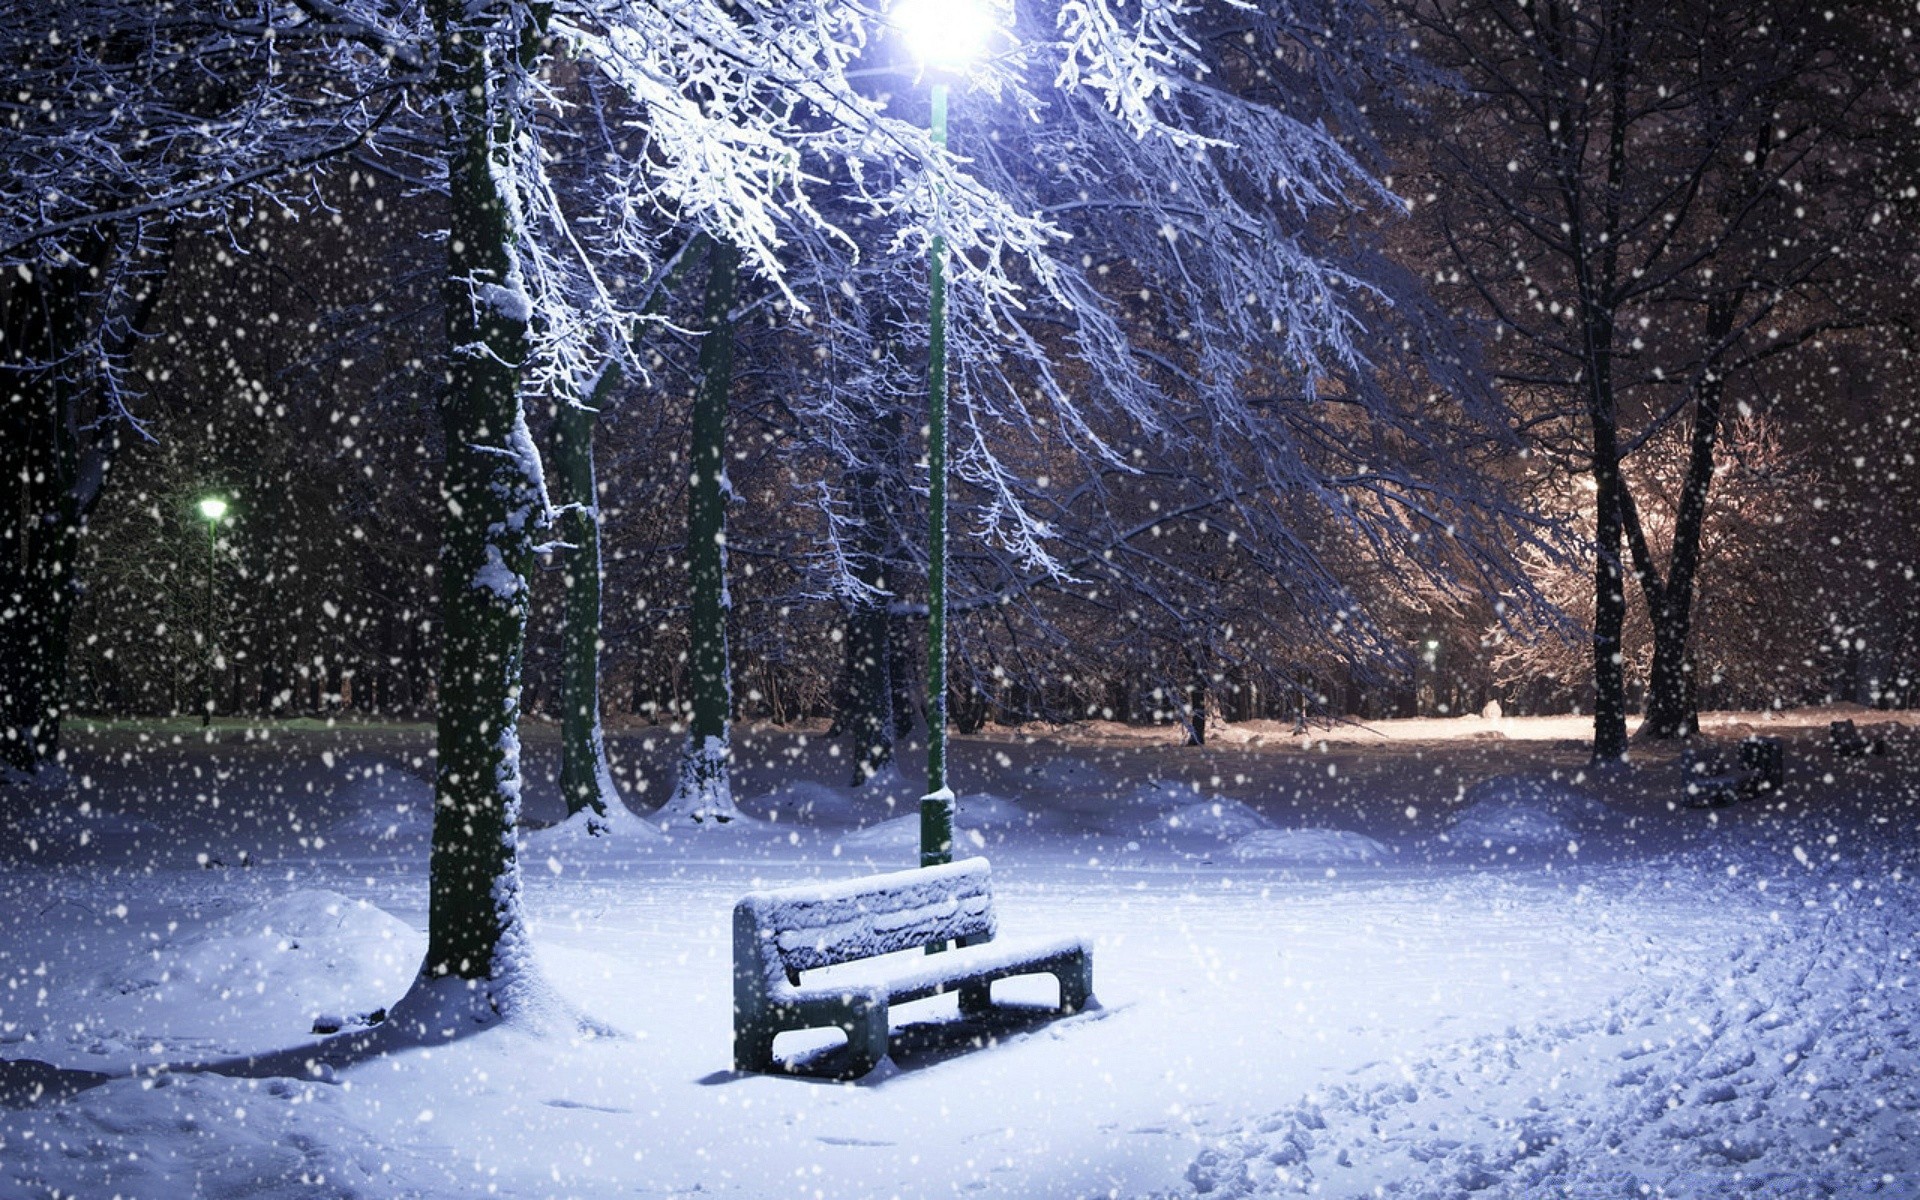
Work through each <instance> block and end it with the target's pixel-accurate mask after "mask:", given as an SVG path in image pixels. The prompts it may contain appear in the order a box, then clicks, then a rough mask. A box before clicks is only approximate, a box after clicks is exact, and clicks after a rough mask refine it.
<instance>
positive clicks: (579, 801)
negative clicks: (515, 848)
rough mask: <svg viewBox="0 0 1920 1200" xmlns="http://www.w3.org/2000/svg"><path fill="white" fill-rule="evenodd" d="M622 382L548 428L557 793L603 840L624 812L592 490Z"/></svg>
mask: <svg viewBox="0 0 1920 1200" xmlns="http://www.w3.org/2000/svg"><path fill="white" fill-rule="evenodd" d="M619 377H620V367H619V364H618V363H617V362H613V363H609V364H608V366H607V369H606V371H605V372H603V373H602V375H601V377H600V379H599V380H598V381H597V382H596V383H595V385H594V388H593V391H592V393H591V394H590V395H589V396H588V397H587V398H586V400H585V401H584V402H583V403H578V404H568V403H563V404H561V405H560V410H559V412H558V413H557V414H556V415H555V419H554V426H553V445H554V467H555V470H554V476H555V482H556V483H557V484H558V485H559V489H558V490H559V491H560V493H561V494H559V495H557V496H555V497H554V498H553V500H554V503H555V504H556V505H557V506H560V507H561V509H562V513H563V515H562V516H561V518H560V531H559V532H560V540H561V541H563V542H565V543H566V544H567V545H568V546H569V547H571V549H568V550H564V551H562V552H561V555H562V558H561V572H562V581H561V587H562V589H563V592H564V595H563V598H562V601H561V604H562V611H563V617H562V629H561V651H560V654H561V666H560V679H561V684H560V690H561V700H560V704H561V715H560V792H561V795H563V796H564V797H565V798H566V802H567V815H568V816H569V817H571V816H574V815H576V814H579V813H583V812H584V813H589V814H591V815H590V817H589V818H588V826H587V827H588V829H589V831H590V832H593V833H602V832H605V831H606V829H607V824H606V821H607V817H608V814H609V813H611V812H614V811H616V810H618V809H620V808H622V807H623V805H622V804H621V802H620V794H619V792H618V790H617V789H616V788H615V787H614V783H613V772H612V770H611V769H610V768H609V767H608V765H607V746H606V735H605V732H604V730H603V729H602V726H601V722H600V585H601V580H600V574H601V562H600V496H599V491H598V488H597V487H596V485H595V482H594V471H593V426H594V421H595V419H596V417H597V416H598V414H599V409H600V406H601V405H602V404H604V403H605V401H606V398H607V396H608V395H609V394H610V393H611V392H612V390H613V387H614V386H615V384H616V382H617V381H618V379H619Z"/></svg>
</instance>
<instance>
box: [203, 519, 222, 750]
mask: <svg viewBox="0 0 1920 1200" xmlns="http://www.w3.org/2000/svg"><path fill="white" fill-rule="evenodd" d="M219 528H220V522H219V521H218V520H216V519H214V518H212V517H209V518H207V644H206V646H205V656H206V664H207V670H206V680H207V699H206V707H204V708H202V709H201V710H200V727H201V728H202V729H206V728H209V727H211V726H212V725H213V600H214V578H213V577H214V559H215V556H216V550H215V547H216V546H217V545H218V544H219V540H220V534H219V532H218V530H219Z"/></svg>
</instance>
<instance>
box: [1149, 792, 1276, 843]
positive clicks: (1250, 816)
mask: <svg viewBox="0 0 1920 1200" xmlns="http://www.w3.org/2000/svg"><path fill="white" fill-rule="evenodd" d="M1262 831H1268V832H1271V831H1273V822H1272V821H1269V820H1267V819H1266V818H1265V817H1263V816H1261V815H1260V814H1259V813H1257V812H1255V811H1253V810H1252V809H1251V808H1248V807H1247V806H1246V805H1244V804H1242V803H1241V802H1240V801H1238V800H1231V799H1228V798H1227V797H1225V796H1214V797H1211V798H1210V799H1206V800H1201V801H1199V802H1197V803H1194V804H1186V805H1182V806H1181V807H1179V808H1176V809H1174V810H1173V811H1172V812H1169V813H1163V814H1161V816H1160V817H1158V818H1157V819H1156V820H1154V821H1152V822H1149V823H1148V826H1147V832H1149V833H1157V834H1174V835H1182V834H1184V835H1188V836H1198V837H1210V838H1218V839H1220V840H1221V841H1229V840H1233V839H1237V838H1245V837H1246V836H1248V835H1249V834H1253V833H1258V832H1262Z"/></svg>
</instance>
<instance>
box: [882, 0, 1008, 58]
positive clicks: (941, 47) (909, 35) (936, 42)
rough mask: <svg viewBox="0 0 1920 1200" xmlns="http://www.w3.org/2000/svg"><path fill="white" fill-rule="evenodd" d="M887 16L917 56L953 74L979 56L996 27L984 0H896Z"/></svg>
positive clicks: (991, 13)
mask: <svg viewBox="0 0 1920 1200" xmlns="http://www.w3.org/2000/svg"><path fill="white" fill-rule="evenodd" d="M888 19H889V21H890V22H891V23H892V25H893V27H894V28H895V29H898V30H899V31H900V36H901V37H902V38H904V39H906V43H907V48H908V49H910V50H912V51H913V54H914V57H915V58H918V59H919V60H920V61H921V63H923V64H924V65H926V66H927V67H929V68H931V69H933V70H935V71H941V72H947V73H952V74H958V73H959V72H962V71H964V70H966V69H967V65H968V64H969V63H971V62H973V61H974V60H975V59H977V58H979V57H980V54H981V52H982V51H984V50H985V49H986V46H987V38H988V37H990V36H991V35H992V34H993V31H994V26H995V22H994V18H993V12H992V10H991V9H990V8H989V7H988V6H987V5H986V4H984V3H982V0H896V3H895V4H894V6H893V9H892V11H891V12H890V13H889V14H888Z"/></svg>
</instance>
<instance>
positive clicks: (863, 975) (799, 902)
mask: <svg viewBox="0 0 1920 1200" xmlns="http://www.w3.org/2000/svg"><path fill="white" fill-rule="evenodd" d="M994 932H995V919H994V913H993V892H992V881H991V878H990V870H989V867H988V865H987V860H985V859H983V858H974V859H968V860H966V861H964V862H957V863H949V864H946V865H944V866H937V867H924V868H921V869H919V870H914V871H899V872H895V873H893V874H890V875H870V876H867V877H865V878H861V879H849V880H844V881H841V882H837V883H828V884H822V885H820V886H817V887H796V888H786V889H782V890H779V891H765V892H753V893H750V894H748V895H747V896H745V897H743V898H742V899H741V900H740V902H739V903H738V904H736V905H735V906H734V909H733V1064H734V1069H736V1070H740V1071H768V1070H772V1069H773V1068H774V1066H775V1061H774V1056H773V1039H774V1038H775V1037H776V1036H778V1035H779V1034H780V1033H782V1032H785V1031H787V1030H794V1029H816V1028H824V1027H827V1026H838V1027H839V1028H840V1029H843V1030H845V1031H846V1035H847V1048H848V1056H849V1059H850V1061H849V1062H848V1064H847V1066H846V1068H845V1071H844V1074H846V1075H848V1076H854V1075H864V1074H866V1073H867V1072H868V1071H870V1070H872V1069H873V1068H874V1067H875V1066H876V1065H877V1064H878V1063H879V1061H880V1060H881V1059H882V1058H884V1057H885V1056H886V1053H887V1011H888V1007H889V1006H890V1005H894V1004H904V1003H906V1002H907V1001H910V1000H919V999H923V998H925V997H928V996H937V995H940V994H941V993H944V992H954V991H957V992H958V993H959V1000H960V1011H961V1013H962V1014H965V1015H968V1016H978V1015H983V1014H985V1013H986V1012H987V1011H989V1010H990V1009H991V1008H992V1000H991V998H990V995H989V992H990V989H991V987H992V984H993V982H994V980H996V979H1006V978H1009V977H1011V976H1015V975H1036V974H1046V975H1052V976H1053V977H1054V978H1056V979H1058V980H1059V981H1060V1011H1061V1012H1078V1011H1079V1010H1080V1009H1082V1008H1084V1007H1086V1005H1087V1003H1088V1001H1090V1000H1091V999H1092V998H1093V953H1092V950H1091V949H1090V947H1088V945H1087V943H1086V942H1085V941H1084V940H1082V939H1080V938H1055V939H1045V940H1030V941H1021V942H996V941H994V940H993V936H994ZM939 943H951V947H950V948H949V949H947V950H945V951H943V952H941V953H938V954H924V953H923V954H920V955H916V956H914V957H912V958H903V959H892V960H888V961H884V962H871V963H869V962H866V961H865V960H870V959H877V958H879V957H880V956H882V955H891V954H896V953H898V952H900V951H913V950H924V948H925V947H927V946H929V945H935V944H939ZM849 964H860V965H849ZM825 968H837V969H836V970H833V971H830V972H828V976H827V977H826V978H824V979H821V978H818V977H816V978H815V979H814V980H809V981H806V982H802V980H801V973H802V972H806V971H817V970H823V969H825Z"/></svg>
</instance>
